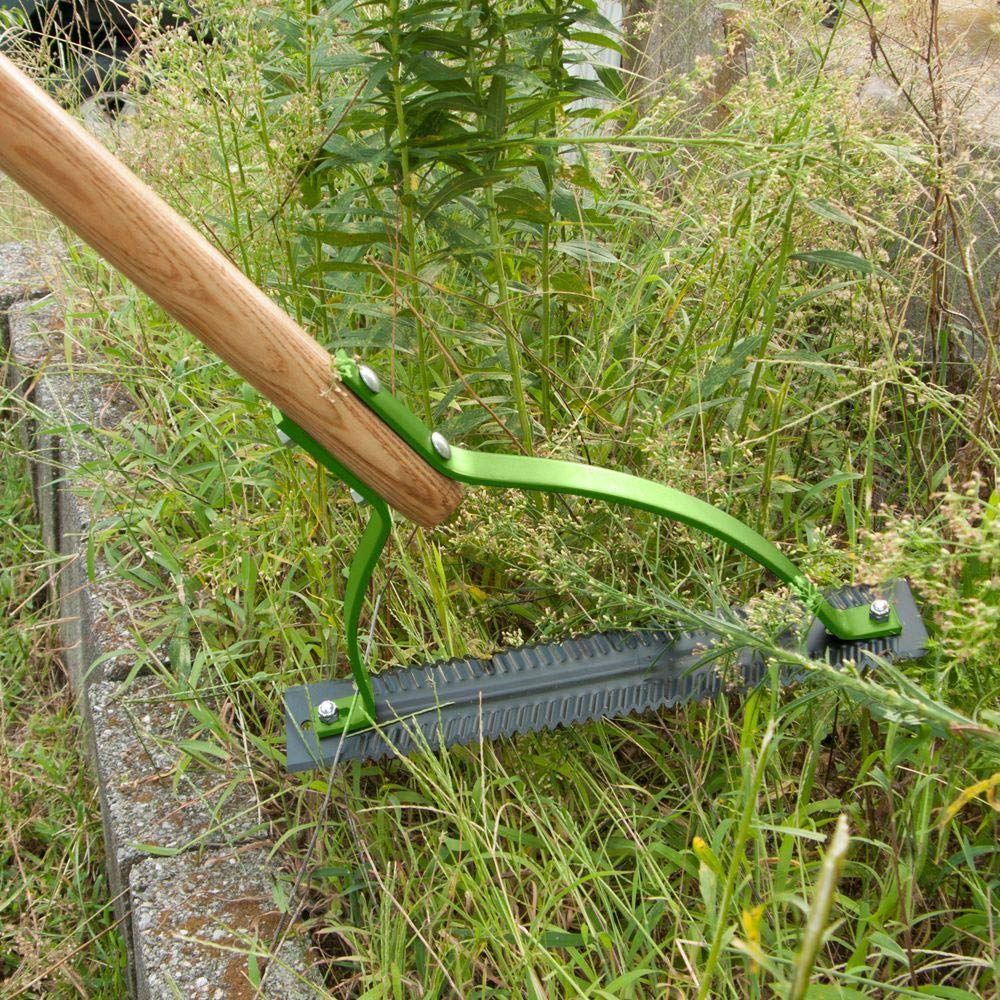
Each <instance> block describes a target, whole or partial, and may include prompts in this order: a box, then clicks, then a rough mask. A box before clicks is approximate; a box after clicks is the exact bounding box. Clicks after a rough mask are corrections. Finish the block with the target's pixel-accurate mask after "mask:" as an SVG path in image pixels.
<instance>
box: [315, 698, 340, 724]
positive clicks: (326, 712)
mask: <svg viewBox="0 0 1000 1000" xmlns="http://www.w3.org/2000/svg"><path fill="white" fill-rule="evenodd" d="M316 714H317V715H318V716H319V721H320V722H334V721H335V720H336V718H337V716H338V715H340V709H339V708H337V703H336V702H335V701H330V699H329V698H327V700H326V701H321V702H320V703H319V704H318V705H317V706H316Z"/></svg>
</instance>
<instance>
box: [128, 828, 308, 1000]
mask: <svg viewBox="0 0 1000 1000" xmlns="http://www.w3.org/2000/svg"><path fill="white" fill-rule="evenodd" d="M267 869H268V862H267V855H266V853H265V852H264V851H263V850H261V849H259V848H256V847H248V848H244V849H237V850H218V851H208V852H205V853H189V854H182V855H179V856H178V857H174V858H150V859H148V860H147V861H143V862H141V863H139V864H137V865H135V866H133V868H132V872H131V875H130V879H129V883H130V887H131V896H132V928H133V938H134V950H135V961H136V972H137V994H136V995H137V996H138V997H139V998H140V1000H177V998H178V997H183V998H184V1000H253V998H255V997H257V996H263V997H269V998H275V1000H278V998H280V1000H299V998H306V997H316V996H323V995H325V994H324V992H323V990H322V988H321V987H320V985H319V977H318V976H317V974H316V970H315V969H310V967H309V964H308V960H307V956H306V953H305V951H304V949H303V946H302V943H301V939H300V938H299V937H298V936H297V935H296V934H294V933H293V934H290V935H289V936H288V940H287V941H286V942H285V944H284V945H283V946H282V947H281V949H280V950H279V952H278V954H277V956H276V958H275V959H273V960H271V961H270V962H269V963H268V968H267V970H266V972H265V979H264V988H263V990H262V991H260V993H258V992H257V989H256V987H255V985H254V983H253V982H252V978H251V973H250V962H249V959H248V955H249V954H251V953H254V952H256V954H257V956H258V957H257V959H256V961H257V963H258V967H259V968H260V969H263V968H264V965H265V957H266V956H267V955H268V952H269V949H270V944H271V941H272V940H273V939H274V937H275V934H276V932H277V930H278V928H279V925H280V921H281V914H280V913H279V911H278V909H277V907H276V906H275V904H274V902H273V896H272V882H271V878H270V877H269V875H268V871H267Z"/></svg>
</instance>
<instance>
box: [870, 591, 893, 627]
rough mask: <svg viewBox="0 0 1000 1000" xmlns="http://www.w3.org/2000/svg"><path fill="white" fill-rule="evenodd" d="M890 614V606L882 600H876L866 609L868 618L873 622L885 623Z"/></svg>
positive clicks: (882, 598)
mask: <svg viewBox="0 0 1000 1000" xmlns="http://www.w3.org/2000/svg"><path fill="white" fill-rule="evenodd" d="M891 614H892V605H891V604H890V603H889V602H888V601H887V600H886V599H885V598H884V597H879V598H876V599H875V600H874V601H872V603H871V604H870V605H869V607H868V617H869V618H871V620H872V621H873V622H887V621H888V620H889V615H891Z"/></svg>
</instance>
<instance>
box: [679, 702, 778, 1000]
mask: <svg viewBox="0 0 1000 1000" xmlns="http://www.w3.org/2000/svg"><path fill="white" fill-rule="evenodd" d="M773 738H774V720H773V719H772V720H771V722H769V723H768V724H767V730H766V732H765V733H764V738H763V740H762V741H761V744H760V753H759V754H758V756H757V763H756V765H755V766H754V769H753V775H752V776H751V778H750V787H749V788H748V789H747V795H746V801H745V802H744V803H743V814H742V815H741V816H740V825H739V828H738V829H737V831H736V838H735V840H734V842H733V855H732V857H731V858H730V860H729V869H728V870H727V871H726V881H725V884H724V885H723V887H722V900H721V901H720V903H719V909H718V919H717V920H716V922H715V931H714V932H713V934H712V944H711V947H710V948H709V951H708V960H707V961H706V962H705V969H704V971H703V972H702V974H701V982H700V984H699V986H698V997H697V1000H705V997H707V996H708V995H709V989H710V988H711V986H712V977H713V975H714V974H715V966H716V965H717V964H718V961H719V952H720V951H721V950H722V938H723V936H724V935H725V932H726V927H727V918H728V914H729V907H730V905H731V904H732V901H733V887H734V886H735V885H736V876H737V874H738V873H739V870H740V862H741V861H742V860H743V849H744V847H745V846H746V842H747V840H748V839H749V836H750V823H751V821H752V820H753V816H754V813H755V811H756V808H755V807H756V805H757V793H758V792H759V791H760V786H761V784H762V783H763V781H764V766H765V764H766V763H767V757H768V750H769V749H770V746H771V740H772V739H773Z"/></svg>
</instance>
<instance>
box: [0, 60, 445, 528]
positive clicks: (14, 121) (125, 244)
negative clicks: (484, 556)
mask: <svg viewBox="0 0 1000 1000" xmlns="http://www.w3.org/2000/svg"><path fill="white" fill-rule="evenodd" d="M0 170H2V171H3V172H4V173H6V174H8V175H9V176H10V177H11V178H12V179H13V180H14V181H15V182H16V183H17V184H19V185H20V186H21V187H22V188H24V189H25V190H26V191H27V192H28V193H29V194H31V195H33V196H34V197H35V198H37V199H38V201H40V202H41V203H42V204H43V205H44V206H45V207H46V208H47V209H48V210H49V211H50V212H52V213H53V214H54V215H56V216H57V217H58V218H60V219H61V220H62V221H63V222H64V223H65V224H66V225H67V226H69V227H70V229H72V230H73V231H74V232H76V233H77V234H78V235H79V236H81V237H82V238H83V239H84V240H86V242H87V243H89V244H90V245H91V246H92V247H93V248H94V249H95V250H97V251H98V252H99V253H100V254H101V255H102V256H104V257H105V258H106V259H107V260H108V261H109V262H110V263H111V264H113V265H114V266H115V267H116V268H117V269H118V270H119V271H121V273H122V274H124V275H125V276H126V277H128V278H129V279H130V280H132V281H133V282H134V283H135V284H136V285H138V287H139V288H141V289H142V290H143V291H144V292H146V294H147V295H149V296H150V297H151V298H153V299H155V300H156V301H157V302H158V303H159V304H160V305H161V306H163V308H164V309H166V311H167V312H168V313H170V315H171V316H173V317H174V319H176V320H177V321H178V322H180V323H182V324H183V325H184V326H185V327H187V329H188V330H190V331H191V332H192V333H193V334H194V335H195V336H196V337H198V338H199V339H200V340H201V341H202V343H204V344H205V345H206V346H207V347H209V348H210V349H211V350H212V351H214V352H215V353H216V354H218V355H219V357H221V358H222V359H223V360H225V361H226V362H227V363H228V364H229V365H231V366H232V367H233V368H234V369H235V370H236V371H237V372H239V373H240V375H242V376H243V377H244V378H245V379H246V380H247V381H248V382H250V383H251V384H252V385H253V386H255V387H256V388H257V389H258V390H259V391H260V392H261V393H263V394H264V395H265V396H266V397H267V398H268V399H270V400H271V401H272V402H273V403H274V404H275V405H276V406H278V407H279V408H280V409H281V410H282V411H283V412H284V413H285V414H287V415H288V416H289V417H291V418H292V420H294V421H295V422H296V423H297V424H298V425H299V426H300V427H302V428H303V429H304V430H306V431H308V432H309V433H310V434H311V435H312V436H313V437H314V438H315V439H316V440H317V441H318V442H319V443H320V444H322V445H323V447H325V448H326V449H327V450H328V451H330V452H331V453H332V454H333V455H334V456H335V457H336V458H337V459H338V461H340V462H341V463H343V464H344V465H345V466H347V468H348V469H350V470H351V472H353V473H354V474H355V475H356V476H357V477H358V478H359V479H361V480H362V481H364V482H365V483H367V484H368V485H369V486H371V487H372V489H374V490H375V492H376V493H378V494H379V496H381V497H383V498H384V499H385V501H386V502H387V503H388V504H389V505H390V506H392V507H394V508H395V509H396V510H398V511H400V512H401V513H403V514H405V515H406V516H407V517H409V518H411V519H412V520H414V521H416V522H417V523H418V524H422V525H425V526H428V527H429V526H432V525H435V524H438V523H440V522H441V521H443V520H444V519H445V518H446V517H448V515H449V514H451V513H452V511H453V510H454V509H455V508H456V507H457V506H458V504H459V502H460V500H461V496H462V488H461V487H460V486H459V485H458V484H457V483H454V482H452V481H451V480H450V479H447V478H445V477H444V476H442V475H441V474H440V473H439V472H437V471H436V470H435V469H432V468H431V467H430V466H429V465H428V464H427V463H426V462H425V461H424V460H423V459H422V458H421V457H420V456H419V455H417V454H416V452H414V451H413V450H412V449H411V448H410V447H409V445H407V444H406V443H405V442H404V441H403V440H402V439H400V438H399V437H397V436H396V434H395V433H394V432H393V431H392V430H390V429H389V428H388V427H387V426H386V425H385V424H383V423H382V421H381V420H379V418H378V417H377V416H376V415H375V414H374V413H372V412H371V410H369V409H368V408H367V407H366V406H365V405H364V404H363V403H362V402H361V401H360V400H358V399H357V398H356V397H355V396H354V395H353V393H351V391H350V390H349V389H347V388H345V387H344V386H343V385H342V384H341V382H340V379H339V378H338V376H337V374H336V372H335V370H334V368H333V366H332V359H331V357H330V355H329V353H328V352H327V351H326V350H325V349H324V348H323V347H322V346H320V345H319V344H318V343H317V342H316V341H315V340H313V338H312V337H310V336H309V335H308V334H307V333H306V332H305V331H304V330H303V329H302V328H301V327H300V326H298V324H296V323H295V321H294V320H293V319H292V318H291V317H290V316H289V315H288V314H287V313H285V312H284V311H283V310H282V309H280V308H279V307H278V306H277V305H276V304H275V303H273V302H272V301H271V300H270V299H269V298H268V297H267V296H266V295H265V294H264V293H263V292H262V291H261V290H260V289H259V288H257V286H256V285H254V284H253V282H251V281H250V280H249V279H248V278H247V277H246V276H245V275H244V274H243V273H242V272H241V271H240V270H239V269H238V268H237V267H235V266H234V265H233V264H232V263H231V262H230V261H229V260H228V259H227V258H226V257H225V256H223V254H221V253H220V252H219V251H218V250H216V249H215V248H214V247H213V246H212V245H211V244H210V243H209V242H208V241H207V240H205V239H204V237H202V236H201V235H200V234H199V233H198V232H196V231H195V229H194V228H193V227H192V226H191V225H190V224H189V223H187V222H186V221H185V220H184V219H182V218H181V217H180V216H179V215H178V214H177V213H176V212H175V211H174V210H173V209H172V208H170V207H169V206H168V205H167V204H166V203H165V202H164V201H163V200H162V199H161V198H160V197H159V196H158V195H157V194H155V192H153V191H152V189H151V188H149V187H148V186H147V185H145V184H143V183H142V181H140V180H139V179H138V178H137V177H136V176H135V175H134V174H133V173H132V172H131V171H130V170H129V169H128V168H127V167H126V166H125V165H124V164H123V163H121V162H120V161H119V160H117V159H116V158H115V157H114V156H112V155H111V153H109V152H108V151H107V150H106V149H105V148H104V147H103V146H102V145H101V144H100V143H99V142H98V141H97V140H96V139H95V138H94V137H93V136H92V135H91V134H90V133H89V132H87V130H86V129H85V128H84V127H83V126H82V125H80V124H79V123H78V122H77V121H76V120H75V119H73V118H72V117H71V116H70V115H68V114H67V113H66V112H65V111H63V109H62V108H60V107H59V106H58V105H57V104H56V103H55V102H54V101H53V100H52V99H51V98H50V97H49V96H48V95H47V94H45V93H43V92H42V90H41V89H39V88H38V87H37V86H36V85H35V84H34V83H33V82H32V81H31V80H29V79H28V77H27V76H25V75H24V73H22V72H21V71H20V70H19V69H18V68H17V67H15V66H14V65H13V64H12V63H11V62H10V61H9V60H8V59H7V58H6V57H4V56H2V55H0Z"/></svg>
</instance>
